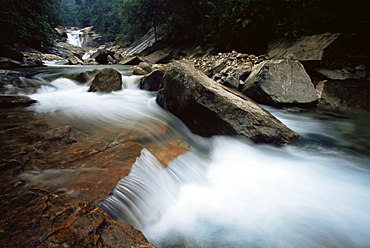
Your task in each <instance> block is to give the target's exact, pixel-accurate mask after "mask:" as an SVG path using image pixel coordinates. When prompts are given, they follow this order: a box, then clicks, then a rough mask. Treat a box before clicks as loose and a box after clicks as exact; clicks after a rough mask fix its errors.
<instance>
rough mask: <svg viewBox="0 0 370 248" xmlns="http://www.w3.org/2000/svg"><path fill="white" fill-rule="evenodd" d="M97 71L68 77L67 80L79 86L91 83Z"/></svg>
mask: <svg viewBox="0 0 370 248" xmlns="http://www.w3.org/2000/svg"><path fill="white" fill-rule="evenodd" d="M98 72H99V70H93V71H84V72H81V73H79V74H77V75H70V76H68V78H70V79H72V80H75V81H77V82H78V83H80V84H86V83H88V82H90V81H92V80H93V79H94V78H95V76H96V74H98Z"/></svg>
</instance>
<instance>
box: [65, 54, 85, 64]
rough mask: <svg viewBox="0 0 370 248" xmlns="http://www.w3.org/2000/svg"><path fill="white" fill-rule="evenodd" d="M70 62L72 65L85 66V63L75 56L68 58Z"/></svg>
mask: <svg viewBox="0 0 370 248" xmlns="http://www.w3.org/2000/svg"><path fill="white" fill-rule="evenodd" d="M68 62H69V64H70V65H83V63H84V62H83V61H82V60H81V59H80V58H78V57H77V56H74V55H73V56H70V57H69V58H68Z"/></svg>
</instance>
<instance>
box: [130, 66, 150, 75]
mask: <svg viewBox="0 0 370 248" xmlns="http://www.w3.org/2000/svg"><path fill="white" fill-rule="evenodd" d="M132 74H134V75H138V76H140V75H147V74H148V72H147V71H146V70H144V69H143V68H141V67H140V66H137V65H135V66H134V71H133V72H132Z"/></svg>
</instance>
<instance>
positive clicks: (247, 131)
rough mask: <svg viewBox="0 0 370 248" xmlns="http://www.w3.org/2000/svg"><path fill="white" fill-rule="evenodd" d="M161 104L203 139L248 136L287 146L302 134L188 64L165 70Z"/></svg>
mask: <svg viewBox="0 0 370 248" xmlns="http://www.w3.org/2000/svg"><path fill="white" fill-rule="evenodd" d="M157 103H158V104H159V105H160V106H161V107H163V108H164V109H167V110H168V111H170V112H171V113H172V114H174V115H175V116H177V117H178V118H179V119H181V120H182V121H183V122H184V123H185V124H186V125H187V126H188V127H189V128H190V130H191V131H192V132H194V133H196V134H199V135H202V136H212V135H223V134H225V135H237V134H241V135H244V136H246V137H248V138H250V139H251V140H253V141H254V142H256V143H270V144H274V145H284V144H289V143H291V142H293V141H294V140H295V139H296V138H297V137H298V134H297V133H295V132H294V131H292V130H290V129H289V128H287V127H286V126H285V125H284V124H283V123H281V122H280V121H279V120H278V119H276V118H275V117H274V116H273V115H271V114H270V113H269V112H268V111H266V110H265V109H263V108H262V107H260V106H259V105H257V104H256V103H255V102H253V101H252V100H250V99H249V98H247V97H245V96H243V95H241V94H239V93H238V92H236V91H232V90H227V88H226V87H223V86H222V85H219V84H217V83H216V82H215V81H213V80H212V79H210V78H208V77H207V76H206V75H205V74H203V73H202V72H200V71H198V70H196V69H195V68H193V67H191V66H190V65H188V64H187V63H186V62H180V61H174V62H172V63H170V64H169V66H168V67H167V68H166V69H165V74H164V76H163V79H162V84H161V89H160V90H159V92H158V96H157Z"/></svg>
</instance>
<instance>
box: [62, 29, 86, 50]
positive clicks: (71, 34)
mask: <svg viewBox="0 0 370 248" xmlns="http://www.w3.org/2000/svg"><path fill="white" fill-rule="evenodd" d="M66 33H67V43H69V44H71V45H74V46H78V47H82V43H83V35H84V33H83V32H82V31H81V30H80V29H77V30H76V29H69V30H67V31H66Z"/></svg>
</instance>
